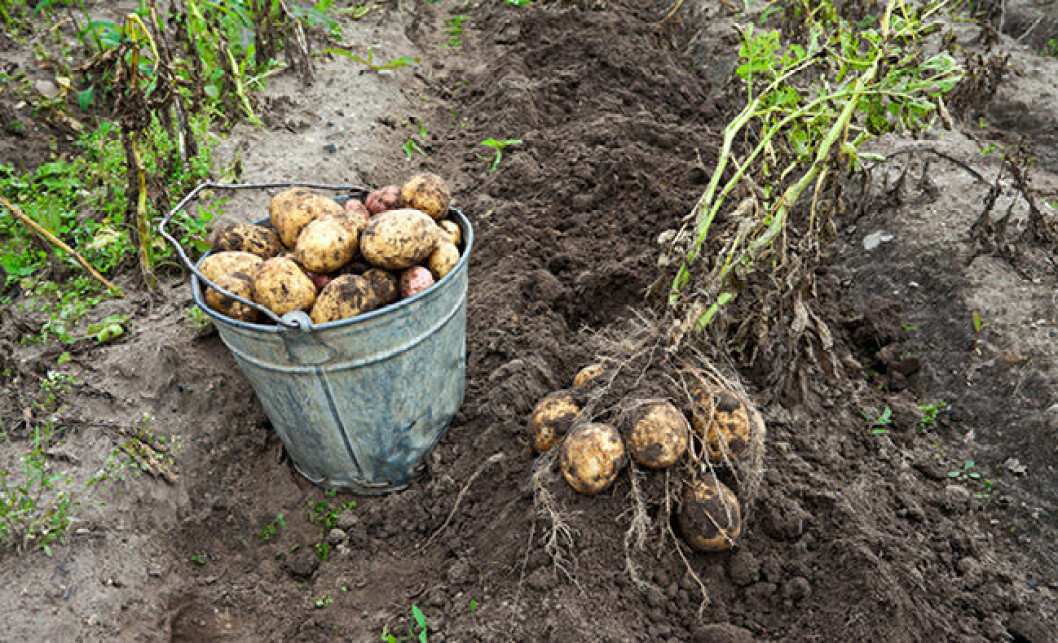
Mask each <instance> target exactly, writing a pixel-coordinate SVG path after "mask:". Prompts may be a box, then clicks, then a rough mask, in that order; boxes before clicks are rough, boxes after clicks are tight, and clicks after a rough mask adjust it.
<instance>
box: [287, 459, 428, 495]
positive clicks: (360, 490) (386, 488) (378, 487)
mask: <svg viewBox="0 0 1058 643" xmlns="http://www.w3.org/2000/svg"><path fill="white" fill-rule="evenodd" d="M284 452H285V450H284ZM287 458H288V459H289V460H290V464H292V465H294V470H295V471H297V472H298V473H300V474H301V477H303V478H305V479H306V480H308V481H309V482H311V483H312V484H314V485H316V486H317V487H322V488H324V489H327V490H332V489H333V490H334V491H349V492H351V493H353V494H355V495H358V496H384V495H386V494H388V493H395V492H397V491H404V490H405V489H407V488H408V484H409V483H410V481H409V482H404V483H401V484H393V483H390V482H368V481H366V480H365V481H362V482H352V483H348V482H334V481H332V480H328V479H327V478H326V477H319V478H317V477H314V476H310V475H309V474H307V473H305V472H304V471H302V470H301V467H299V466H298V463H297V462H295V461H294V459H293V458H291V457H290V455H289V454H288V455H287ZM423 468H424V467H423V465H419V466H418V467H417V468H416V470H415V473H419V472H420V471H422V470H423Z"/></svg>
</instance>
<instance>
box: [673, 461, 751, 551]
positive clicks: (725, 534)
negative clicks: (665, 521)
mask: <svg viewBox="0 0 1058 643" xmlns="http://www.w3.org/2000/svg"><path fill="white" fill-rule="evenodd" d="M679 522H680V534H681V535H682V536H683V539H684V540H686V541H687V544H688V545H690V546H691V548H692V549H694V550H696V551H725V550H727V549H731V547H732V546H734V544H735V540H737V539H738V537H739V535H740V534H741V533H742V509H741V507H740V506H739V502H738V498H737V497H735V494H734V492H733V491H731V489H729V488H728V487H727V485H725V484H724V483H722V482H720V481H719V480H717V479H716V478H714V477H712V476H710V477H708V478H705V479H702V480H695V481H694V482H692V483H691V484H690V485H688V487H687V490H686V491H685V492H684V494H683V504H682V506H681V507H680V517H679Z"/></svg>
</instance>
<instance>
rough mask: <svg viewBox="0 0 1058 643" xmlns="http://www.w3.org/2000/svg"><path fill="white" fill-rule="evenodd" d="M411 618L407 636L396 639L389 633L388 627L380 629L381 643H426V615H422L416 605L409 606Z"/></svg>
mask: <svg viewBox="0 0 1058 643" xmlns="http://www.w3.org/2000/svg"><path fill="white" fill-rule="evenodd" d="M411 618H412V623H411V624H410V625H408V635H407V636H400V637H397V636H395V635H394V634H392V633H391V632H390V631H389V627H387V626H383V627H382V641H383V643H404V642H405V641H419V643H428V641H429V639H428V638H427V631H428V629H429V628H428V625H427V622H426V615H425V614H423V613H422V610H421V609H419V606H418V605H412V606H411Z"/></svg>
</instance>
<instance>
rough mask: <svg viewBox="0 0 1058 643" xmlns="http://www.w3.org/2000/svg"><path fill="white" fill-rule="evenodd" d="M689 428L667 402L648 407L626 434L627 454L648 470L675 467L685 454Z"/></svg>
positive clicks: (678, 411) (685, 419)
mask: <svg viewBox="0 0 1058 643" xmlns="http://www.w3.org/2000/svg"><path fill="white" fill-rule="evenodd" d="M690 434H691V426H690V424H688V423H687V418H685V417H683V413H680V410H679V409H677V408H676V407H675V406H673V405H672V403H671V402H662V403H660V404H651V405H650V406H648V407H647V409H646V412H645V413H644V414H643V416H642V417H641V418H640V419H639V421H638V422H636V423H635V424H634V425H633V426H632V430H631V432H630V433H629V434H628V451H629V453H631V454H632V457H633V458H635V461H636V462H638V463H639V464H641V465H643V466H644V467H649V468H651V469H664V468H666V467H671V466H672V465H674V464H676V462H678V461H679V459H680V458H682V457H683V454H684V453H686V452H687V445H688V443H689V442H690Z"/></svg>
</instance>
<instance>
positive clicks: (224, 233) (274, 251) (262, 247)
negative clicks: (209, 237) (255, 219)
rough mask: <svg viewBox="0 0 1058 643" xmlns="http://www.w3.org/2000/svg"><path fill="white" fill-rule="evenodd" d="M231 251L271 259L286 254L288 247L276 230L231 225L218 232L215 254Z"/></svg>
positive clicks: (214, 246) (214, 243)
mask: <svg viewBox="0 0 1058 643" xmlns="http://www.w3.org/2000/svg"><path fill="white" fill-rule="evenodd" d="M229 250H238V251H240V252H249V253H250V254H254V255H257V256H258V257H261V258H262V259H271V258H272V257H276V256H279V255H280V254H282V253H283V252H285V251H286V247H285V246H284V245H283V241H282V240H281V239H280V238H279V235H278V234H276V232H275V230H270V229H269V228H266V227H264V226H259V225H231V226H228V227H226V228H222V229H220V230H218V231H217V234H216V236H215V237H214V239H213V252H214V253H218V252H225V251H229Z"/></svg>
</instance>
